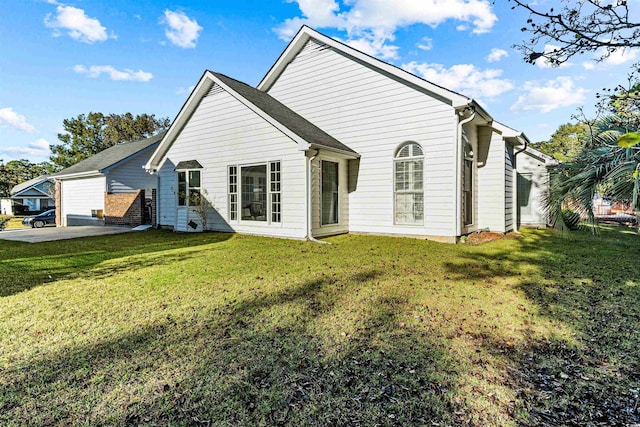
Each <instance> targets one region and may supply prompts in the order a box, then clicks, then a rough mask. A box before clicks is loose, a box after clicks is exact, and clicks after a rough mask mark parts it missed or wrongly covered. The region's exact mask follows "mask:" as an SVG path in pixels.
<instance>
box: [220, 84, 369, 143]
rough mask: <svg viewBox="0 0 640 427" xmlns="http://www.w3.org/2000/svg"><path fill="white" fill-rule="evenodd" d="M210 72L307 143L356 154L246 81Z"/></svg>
mask: <svg viewBox="0 0 640 427" xmlns="http://www.w3.org/2000/svg"><path fill="white" fill-rule="evenodd" d="M211 73H212V74H213V75H215V76H216V77H217V78H219V79H220V80H221V81H222V82H223V83H224V84H226V85H227V86H229V87H230V88H231V89H233V90H234V91H236V92H237V93H238V94H239V95H240V96H242V97H243V98H245V99H246V100H247V101H249V102H251V103H252V104H253V105H255V106H256V107H258V108H259V109H261V110H262V111H264V112H265V113H267V114H268V115H269V116H271V117H272V118H274V119H275V120H276V121H277V122H279V123H280V124H282V125H283V126H285V127H286V128H287V129H289V130H290V131H291V132H293V133H295V134H296V135H298V136H300V137H301V138H302V139H304V140H305V141H307V142H308V143H310V144H314V145H317V146H320V147H326V148H329V149H332V148H333V149H336V150H340V151H346V152H350V153H354V154H357V153H356V152H355V151H353V150H352V149H351V148H349V147H347V146H346V145H344V144H343V143H342V142H340V141H338V140H337V139H335V138H334V137H332V136H331V135H329V134H328V133H326V132H325V131H323V130H322V129H320V128H319V127H317V126H316V125H314V124H313V123H311V122H309V121H308V120H307V119H305V118H304V117H302V116H301V115H299V114H298V113H295V112H294V111H292V110H291V109H290V108H288V107H286V106H285V105H284V104H282V103H281V102H280V101H278V100H276V99H275V98H273V97H272V96H271V95H269V94H267V93H265V92H262V91H260V90H258V89H256V88H253V87H251V86H249V85H247V84H246V83H242V82H240V81H238V80H235V79H232V78H231V77H228V76H225V75H224V74H220V73H214V72H211Z"/></svg>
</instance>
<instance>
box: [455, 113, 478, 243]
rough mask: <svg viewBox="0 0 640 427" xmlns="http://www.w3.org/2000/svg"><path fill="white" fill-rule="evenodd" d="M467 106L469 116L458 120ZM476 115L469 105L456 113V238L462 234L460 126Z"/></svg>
mask: <svg viewBox="0 0 640 427" xmlns="http://www.w3.org/2000/svg"><path fill="white" fill-rule="evenodd" d="M467 108H471V111H472V113H471V115H470V116H469V117H467V118H466V119H462V120H460V118H459V117H460V114H461V113H462V112H463V111H465V110H466V109H467ZM475 117H476V110H475V108H473V107H471V106H467V107H466V108H465V109H464V110H462V111H460V112H459V113H458V127H457V128H456V131H457V135H456V141H457V143H456V148H455V161H456V167H455V171H456V179H455V183H456V191H455V195H456V197H455V199H456V200H455V209H456V238H457V237H459V236H460V235H461V234H462V209H461V206H460V199H461V197H462V194H461V191H460V163H461V162H460V147H461V146H462V126H463V125H465V124H467V123H469V122H470V121H471V120H473V119H475Z"/></svg>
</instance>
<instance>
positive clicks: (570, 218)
mask: <svg viewBox="0 0 640 427" xmlns="http://www.w3.org/2000/svg"><path fill="white" fill-rule="evenodd" d="M562 221H563V222H564V225H566V226H567V228H568V229H569V230H577V229H578V228H579V227H580V214H579V213H578V212H576V211H573V210H571V209H563V210H562Z"/></svg>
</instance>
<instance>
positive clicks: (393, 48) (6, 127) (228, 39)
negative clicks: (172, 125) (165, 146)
mask: <svg viewBox="0 0 640 427" xmlns="http://www.w3.org/2000/svg"><path fill="white" fill-rule="evenodd" d="M538 3H541V4H543V5H544V4H547V3H549V4H550V0H549V1H545V0H540V1H539V2H538ZM436 4H437V5H436ZM630 7H632V8H635V7H637V3H636V2H631V3H630ZM4 11H5V12H4V13H3V14H1V15H0V159H3V160H4V161H5V162H6V161H9V160H13V159H20V158H25V159H28V160H30V161H32V162H40V161H44V160H47V159H48V157H49V150H48V145H49V144H57V143H59V141H58V139H57V134H58V133H59V132H62V130H63V129H62V121H63V119H65V118H71V117H75V116H77V115H78V114H82V113H85V114H86V113H89V112H91V111H94V112H98V111H99V112H103V113H107V114H108V113H118V114H120V113H125V112H131V113H133V114H140V113H149V114H156V116H158V117H164V116H168V117H170V118H171V119H173V118H174V117H175V115H176V114H177V112H178V111H179V109H180V108H181V106H182V105H183V103H184V101H185V100H186V98H187V96H188V94H189V91H190V90H191V88H192V87H193V85H195V84H196V82H197V81H198V79H199V78H200V76H201V75H202V73H203V72H204V70H206V69H209V70H212V71H218V72H222V73H224V74H227V75H229V76H231V77H233V78H236V79H238V80H242V81H244V82H246V83H248V84H251V85H254V86H255V85H256V84H257V83H258V82H259V81H260V79H261V78H262V77H263V76H264V74H265V73H266V72H267V71H268V70H269V67H270V66H271V65H272V64H273V62H275V61H276V59H277V58H278V56H279V55H280V53H281V52H282V51H283V50H284V49H285V47H286V45H287V43H288V41H289V40H290V38H291V37H292V35H294V34H295V32H296V31H297V29H298V28H299V27H300V25H302V24H307V25H309V26H311V27H312V28H315V29H316V30H318V31H320V32H322V33H324V34H326V35H328V36H331V37H335V38H337V39H339V40H341V41H343V42H346V43H348V44H350V45H352V46H354V47H356V48H358V49H360V50H362V51H364V52H366V53H369V54H372V55H374V56H376V57H378V58H380V59H383V60H385V61H387V62H390V63H392V64H394V65H397V66H399V67H402V68H404V69H407V70H409V71H411V72H413V73H415V74H417V75H419V76H421V77H424V78H426V79H427V80H431V81H433V82H435V83H438V84H440V85H442V86H445V87H447V88H449V89H453V90H455V91H458V92H460V93H462V94H464V95H467V96H470V97H473V98H474V99H476V100H478V101H479V102H481V103H482V104H483V105H484V106H485V107H486V109H487V110H488V111H489V112H490V114H491V115H492V116H493V117H494V118H495V119H496V120H498V121H501V122H502V123H504V124H507V125H509V126H511V127H514V128H516V129H519V130H522V131H524V132H525V133H526V134H527V135H528V136H529V138H530V139H531V140H533V141H538V140H543V139H547V138H548V137H549V136H550V135H551V134H552V133H553V131H554V130H555V129H556V128H557V127H558V125H560V124H562V123H565V122H567V121H569V120H570V116H571V114H572V113H575V111H576V108H577V107H579V106H581V105H585V106H587V107H590V106H592V105H593V104H594V103H595V94H596V92H597V91H599V90H601V89H602V88H603V87H612V86H615V85H617V84H619V83H623V82H624V81H625V79H626V75H627V73H628V71H629V69H630V66H631V64H633V63H634V62H635V61H637V57H638V56H640V55H639V54H638V51H636V50H627V51H626V52H617V53H616V54H614V55H612V57H611V58H609V59H608V60H607V61H605V62H602V63H596V62H594V61H593V55H586V56H584V57H580V58H572V59H571V61H570V63H569V64H565V66H563V67H560V68H551V67H548V66H546V65H545V64H544V63H538V64H536V65H529V64H525V63H524V62H523V61H522V59H521V57H520V55H519V54H518V52H516V51H514V50H513V49H512V47H511V46H512V45H513V44H514V43H518V42H520V41H521V40H522V37H523V34H522V33H521V32H520V28H521V27H522V26H523V25H524V23H525V21H526V19H527V15H526V14H524V13H523V12H521V11H518V10H516V11H514V10H511V8H510V4H509V3H507V2H506V0H496V1H495V2H493V1H482V0H439V1H437V0H419V1H418V0H289V1H287V0H265V1H256V0H247V1H243V0H235V1H220V0H208V1H205V0H201V1H195V0H181V1H164V0H160V1H158V0H137V1H130V0H110V1H93V0H72V1H69V2H60V1H56V0H5V2H4ZM587 110H589V108H587Z"/></svg>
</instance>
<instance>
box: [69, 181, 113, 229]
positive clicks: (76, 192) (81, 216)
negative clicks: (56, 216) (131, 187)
mask: <svg viewBox="0 0 640 427" xmlns="http://www.w3.org/2000/svg"><path fill="white" fill-rule="evenodd" d="M105 184H106V180H105V177H104V176H100V177H95V178H81V179H70V180H64V181H62V186H61V189H62V198H61V201H62V208H61V215H62V225H87V224H96V223H98V222H100V223H101V222H102V220H101V219H100V218H97V217H96V216H94V215H93V213H94V212H95V211H98V210H100V211H104V191H105V188H106V187H105Z"/></svg>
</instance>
